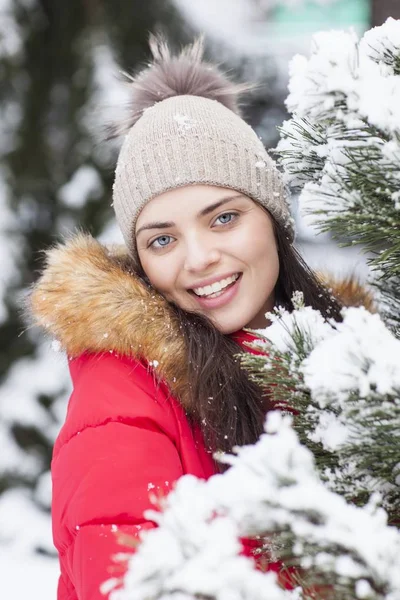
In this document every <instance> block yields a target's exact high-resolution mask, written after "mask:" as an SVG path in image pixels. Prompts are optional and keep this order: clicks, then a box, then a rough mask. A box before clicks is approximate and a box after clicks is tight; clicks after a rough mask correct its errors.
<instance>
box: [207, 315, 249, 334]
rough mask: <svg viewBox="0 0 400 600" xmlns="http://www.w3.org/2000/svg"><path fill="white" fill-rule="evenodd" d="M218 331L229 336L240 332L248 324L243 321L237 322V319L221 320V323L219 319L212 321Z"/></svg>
mask: <svg viewBox="0 0 400 600" xmlns="http://www.w3.org/2000/svg"><path fill="white" fill-rule="evenodd" d="M212 321H213V323H214V325H215V327H216V329H218V331H220V332H221V333H223V334H224V335H229V334H231V333H235V332H236V331H239V330H240V329H243V327H246V322H245V321H242V320H240V321H239V320H237V319H231V320H229V319H227V320H224V319H221V320H220V321H219V320H217V319H215V320H214V319H212Z"/></svg>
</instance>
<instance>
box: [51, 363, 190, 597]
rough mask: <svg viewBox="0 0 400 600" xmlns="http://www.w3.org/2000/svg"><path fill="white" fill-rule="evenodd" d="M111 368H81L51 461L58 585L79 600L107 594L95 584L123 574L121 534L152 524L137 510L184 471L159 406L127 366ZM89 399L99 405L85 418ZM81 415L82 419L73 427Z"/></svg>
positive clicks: (147, 505)
mask: <svg viewBox="0 0 400 600" xmlns="http://www.w3.org/2000/svg"><path fill="white" fill-rule="evenodd" d="M82 369H83V371H82ZM88 369H89V371H88ZM109 370H110V365H109V364H107V363H105V364H104V363H103V364H102V363H101V361H100V362H98V363H94V364H93V363H90V365H89V366H88V365H84V366H83V367H81V373H80V376H79V378H78V381H77V383H76V385H75V388H74V393H73V397H72V398H71V401H70V410H69V413H68V417H67V426H68V427H67V429H69V433H70V436H66V439H64V441H63V443H62V444H60V445H59V446H58V448H57V452H56V453H55V455H54V458H53V462H52V476H53V533H54V539H55V544H56V546H57V549H58V551H59V554H60V562H61V571H62V578H61V579H62V580H63V583H62V585H63V586H64V587H65V586H66V587H71V590H74V592H75V594H76V596H77V597H78V599H79V600H100V598H101V599H102V600H104V598H107V597H108V594H107V593H106V594H105V595H104V589H107V587H106V588H104V587H103V588H102V589H103V593H102V592H101V591H100V586H102V585H103V584H104V582H105V581H107V580H109V579H110V578H117V579H118V578H119V577H120V576H121V575H122V574H123V571H124V562H121V560H119V561H118V560H117V561H116V560H115V557H116V556H118V555H119V556H120V557H121V554H124V553H125V556H126V552H132V548H131V547H130V546H129V545H128V546H126V545H124V543H121V534H129V536H132V538H133V539H134V538H137V537H138V535H139V533H140V532H141V531H142V530H143V529H148V528H151V527H153V526H154V523H152V522H149V521H147V520H146V518H145V517H144V515H143V512H144V511H145V510H146V509H148V508H154V505H153V504H152V503H151V500H150V498H149V496H150V495H153V496H156V497H157V496H158V495H164V494H166V493H168V491H169V489H170V487H171V485H172V484H173V482H174V481H176V480H177V479H178V478H179V477H180V476H181V475H182V465H181V461H180V457H179V453H178V451H177V448H176V445H175V444H174V440H173V436H172V433H171V432H170V430H169V428H168V419H167V418H166V417H165V412H166V411H165V409H163V407H162V406H161V405H160V404H159V403H158V402H157V400H156V399H155V397H154V396H152V395H151V394H149V393H148V392H147V391H146V390H145V389H143V386H142V387H140V386H138V385H136V383H135V378H132V377H131V376H130V374H129V372H128V371H127V370H124V369H122V371H121V370H120V369H117V371H115V364H112V363H111V373H110V372H109ZM88 374H89V376H88ZM110 375H112V376H113V377H112V378H111V379H110V377H109V376H110ZM115 376H118V379H117V380H116V381H115V385H113V381H114V379H113V378H114V377H115ZM110 394H112V399H110ZM71 402H72V404H71ZM88 403H89V405H90V407H91V408H92V410H93V406H95V407H97V409H98V410H94V412H93V415H94V416H93V418H91V419H90V418H88V414H89V415H90V414H92V413H91V412H90V410H89V412H88V413H86V414H85V411H86V407H87V406H88ZM93 403H94V404H93ZM75 408H77V409H78V410H75ZM79 409H80V410H79ZM76 414H78V415H79V418H78V419H76V418H75V415H76ZM82 415H83V418H84V420H85V422H86V424H85V425H84V426H82V428H76V425H77V424H78V422H79V419H80V418H82ZM71 421H72V425H71ZM71 432H73V433H71ZM60 585H61V584H60ZM75 594H73V595H71V596H69V595H67V594H63V596H65V597H71V598H74V597H75Z"/></svg>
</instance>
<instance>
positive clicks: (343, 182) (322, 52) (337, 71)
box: [277, 18, 400, 317]
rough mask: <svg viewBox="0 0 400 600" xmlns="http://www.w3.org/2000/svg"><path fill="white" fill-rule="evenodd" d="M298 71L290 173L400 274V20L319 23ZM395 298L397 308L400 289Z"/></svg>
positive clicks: (345, 234)
mask: <svg viewBox="0 0 400 600" xmlns="http://www.w3.org/2000/svg"><path fill="white" fill-rule="evenodd" d="M290 71H291V72H290V83H289V91H290V93H289V96H288V98H287V101H286V103H287V107H288V109H289V111H290V112H291V113H292V115H293V116H292V118H291V119H290V120H288V121H286V122H285V123H284V125H283V127H282V130H281V137H282V139H281V141H280V142H279V145H278V148H277V152H278V155H279V161H280V163H281V165H282V166H283V169H284V172H285V175H286V179H287V182H288V183H289V184H290V185H292V186H295V187H298V188H300V189H301V194H300V204H301V205H302V206H303V209H304V211H305V212H307V213H309V214H312V215H313V220H314V221H315V222H316V224H317V226H318V227H319V228H320V230H322V231H331V232H333V233H334V234H336V235H337V236H339V237H340V238H341V240H342V241H343V240H344V241H345V243H346V242H347V243H361V244H363V245H364V246H365V247H366V248H368V249H369V250H371V251H373V252H376V255H375V258H374V260H373V262H372V266H374V267H375V268H377V269H379V270H380V271H381V275H382V277H381V280H382V281H383V283H384V284H385V282H386V281H388V280H391V279H392V278H396V281H397V282H398V281H399V279H400V240H399V237H400V234H399V223H400V217H399V215H400V21H396V20H394V19H391V18H389V19H388V20H387V21H386V23H385V24H384V25H382V26H381V27H376V28H374V29H372V30H370V31H368V32H367V33H366V34H365V35H364V37H363V38H362V39H361V40H358V39H357V36H356V35H355V33H353V32H351V31H350V32H344V31H336V32H334V31H333V32H323V33H318V34H316V35H315V36H314V38H313V48H312V52H311V56H310V57H309V58H305V57H304V56H296V57H295V58H294V59H293V60H292V63H291V67H290ZM395 288H396V289H398V288H399V285H395ZM391 298H392V301H396V302H395V306H392V310H391V313H392V315H394V316H395V317H396V313H397V315H398V311H399V307H400V297H399V294H397V295H396V296H395V297H393V295H392V296H391ZM392 304H393V302H392Z"/></svg>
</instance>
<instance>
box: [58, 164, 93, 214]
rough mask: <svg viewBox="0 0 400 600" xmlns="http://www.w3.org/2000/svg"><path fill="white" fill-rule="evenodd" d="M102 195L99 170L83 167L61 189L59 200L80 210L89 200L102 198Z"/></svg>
mask: <svg viewBox="0 0 400 600" xmlns="http://www.w3.org/2000/svg"><path fill="white" fill-rule="evenodd" d="M102 193H103V184H102V181H101V179H100V175H99V172H98V171H97V169H95V168H94V167H92V166H90V165H83V166H81V167H79V169H78V170H77V171H75V173H74V174H73V176H72V177H71V179H70V181H68V183H66V184H64V185H63V186H62V187H61V188H60V190H59V192H58V198H59V200H60V201H61V202H62V203H63V204H64V205H65V206H68V207H69V208H75V209H79V208H82V207H83V206H85V204H86V203H87V201H88V199H89V198H92V199H96V198H100V196H101V195H102Z"/></svg>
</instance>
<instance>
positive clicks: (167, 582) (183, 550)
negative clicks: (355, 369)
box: [111, 412, 400, 600]
mask: <svg viewBox="0 0 400 600" xmlns="http://www.w3.org/2000/svg"><path fill="white" fill-rule="evenodd" d="M271 457H273V459H272V460H271ZM224 460H226V462H228V463H230V464H231V468H230V469H228V470H227V471H226V472H225V473H223V474H221V475H215V476H214V477H211V478H210V479H209V480H208V481H201V480H198V479H196V478H194V477H192V476H185V477H183V478H181V479H180V480H179V481H178V483H177V485H176V488H175V490H174V491H173V492H171V493H170V494H169V496H168V497H167V498H166V500H165V501H164V505H163V507H162V510H161V512H159V511H148V514H147V515H146V516H147V517H148V518H150V519H152V520H153V521H155V522H156V523H157V524H158V528H157V529H154V530H151V531H148V532H146V534H144V535H143V540H142V542H141V544H140V545H139V547H138V549H137V551H136V553H135V554H134V555H133V557H132V558H131V559H130V564H129V570H128V573H127V575H126V577H125V581H124V588H123V589H122V590H116V591H114V592H113V593H112V596H111V598H112V600H148V599H150V598H152V599H155V598H193V597H204V596H206V597H208V598H216V599H221V600H225V599H226V598H229V599H231V598H232V599H236V598H237V599H246V600H253V599H254V600H261V599H265V600H275V599H277V600H281V599H282V600H283V599H291V598H292V599H293V598H299V597H303V598H305V597H308V596H307V594H306V592H300V591H299V590H298V589H297V590H293V591H287V590H283V589H282V588H280V587H279V586H278V584H277V582H276V580H275V576H274V574H273V573H264V572H261V571H257V570H256V569H255V568H254V564H253V562H252V559H250V558H247V557H244V556H239V555H238V553H239V550H240V543H239V541H238V540H239V538H242V537H247V536H255V535H258V536H266V535H268V536H269V543H270V547H271V546H272V547H273V548H275V551H278V552H280V554H281V555H282V554H283V555H284V556H287V557H291V561H292V563H294V564H297V565H299V566H300V567H301V568H304V569H306V572H305V575H304V578H303V585H305V586H306V587H307V586H311V585H315V583H317V584H318V582H319V581H320V578H321V576H323V581H324V583H325V584H326V583H328V584H329V585H332V584H335V583H337V582H340V585H341V586H342V587H343V589H345V592H343V595H340V594H339V595H337V596H335V598H349V597H353V598H369V599H371V600H372V599H375V598H376V599H378V598H379V599H383V598H385V599H386V600H389V599H390V600H395V598H398V597H399V594H400V572H399V570H398V569H397V568H396V564H397V561H398V556H399V553H400V533H399V532H398V531H397V530H396V529H395V528H393V527H389V526H388V525H387V518H386V514H385V512H384V510H383V509H381V508H377V507H376V506H375V504H374V503H373V502H371V503H369V504H368V505H367V506H366V507H364V508H358V507H356V506H352V505H350V504H347V503H346V501H345V499H344V498H343V497H341V496H339V495H338V494H335V493H333V492H331V491H329V490H328V489H327V487H326V486H325V485H324V484H323V483H322V482H321V480H320V479H319V477H318V476H317V474H316V470H315V466H314V460H313V456H312V454H311V452H310V451H309V450H308V449H307V448H305V447H304V446H302V445H301V444H300V442H299V440H298V437H297V435H296V433H295V432H294V430H293V428H292V427H291V418H290V417H287V416H286V417H283V416H282V415H281V414H280V413H278V412H274V413H270V415H269V417H268V419H267V423H266V433H265V434H263V435H262V436H261V438H260V440H259V441H258V442H257V443H256V444H255V445H254V446H246V447H242V448H239V449H237V454H236V455H234V456H233V455H232V456H226V457H225V459H224ZM274 542H275V544H274ZM277 549H278V550H277ZM318 577H319V578H318ZM349 590H351V595H347V596H346V595H345V593H347V594H348V593H349ZM300 594H305V595H303V596H301V595H300Z"/></svg>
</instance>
